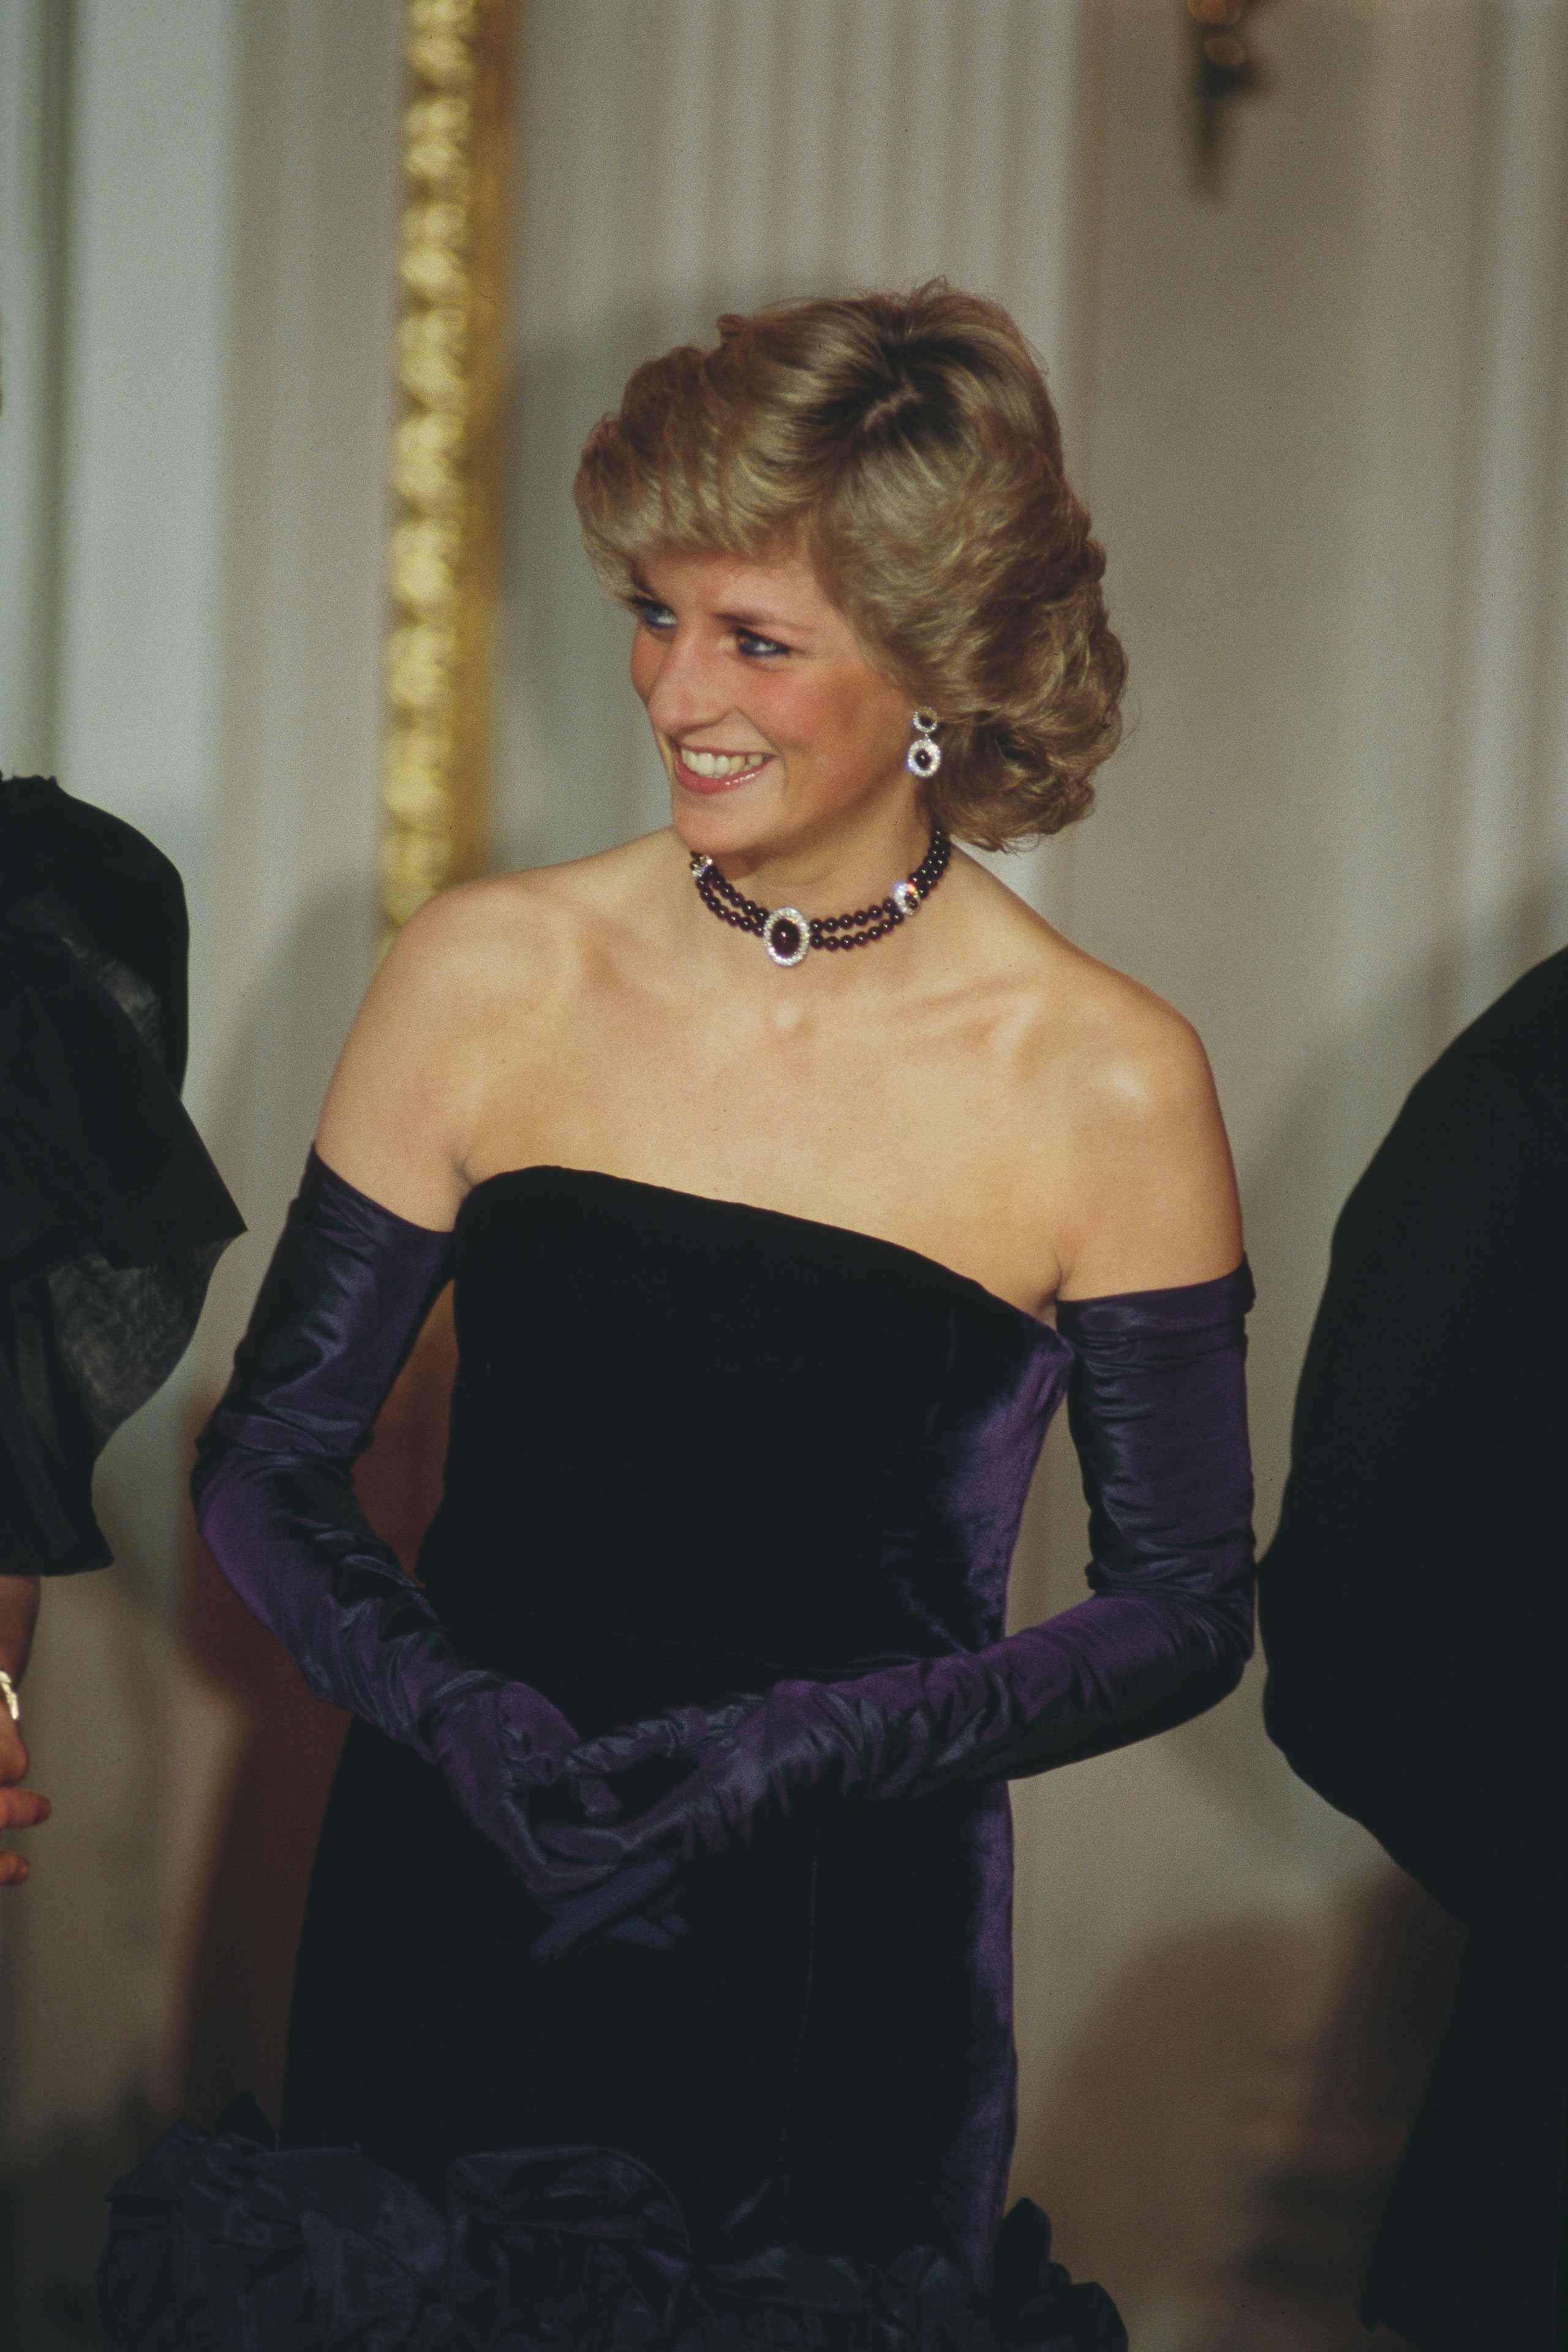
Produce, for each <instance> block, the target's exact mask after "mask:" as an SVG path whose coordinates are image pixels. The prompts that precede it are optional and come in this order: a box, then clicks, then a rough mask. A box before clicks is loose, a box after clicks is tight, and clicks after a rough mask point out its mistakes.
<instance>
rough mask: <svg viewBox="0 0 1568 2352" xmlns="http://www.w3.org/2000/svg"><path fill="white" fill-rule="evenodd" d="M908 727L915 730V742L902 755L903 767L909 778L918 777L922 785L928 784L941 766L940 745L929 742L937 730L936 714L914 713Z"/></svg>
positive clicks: (926, 712)
mask: <svg viewBox="0 0 1568 2352" xmlns="http://www.w3.org/2000/svg"><path fill="white" fill-rule="evenodd" d="M910 726H911V727H912V728H913V729H914V730H915V740H914V741H913V742H912V743H911V744H910V748H909V750H908V751H906V752H905V753H904V765H905V767H906V768H907V769H908V770H909V772H910V775H911V776H918V777H919V778H920V780H921V783H922V784H928V783H930V782H931V778H932V777H933V776H934V775H935V773H936V772H937V770H938V769H939V768H940V767H941V765H942V745H941V744H940V743H936V742H933V741H932V740H931V739H932V737H933V736H934V735H935V733H936V730H937V716H936V713H935V711H934V710H917V711H914V712H913V713H912V714H911V715H910Z"/></svg>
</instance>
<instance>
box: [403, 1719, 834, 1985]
mask: <svg viewBox="0 0 1568 2352" xmlns="http://www.w3.org/2000/svg"><path fill="white" fill-rule="evenodd" d="M476 1702H477V1703H478V1704H479V1705H480V1706H482V1708H483V1711H484V1713H485V1715H486V1716H488V1717H489V1718H490V1719H489V1723H488V1724H485V1725H481V1724H480V1723H479V1722H477V1721H474V1720H473V1719H472V1717H471V1712H470V1710H471V1707H472V1706H473V1705H474V1704H475V1703H476ZM857 1728H858V1727H857V1725H856V1721H855V1710H854V1708H853V1706H850V1705H848V1704H847V1700H846V1691H845V1688H844V1686H842V1685H829V1684H813V1683H781V1684H779V1685H775V1686H774V1688H773V1690H772V1691H770V1692H768V1693H767V1694H766V1695H765V1696H742V1697H736V1698H730V1699H724V1700H721V1701H718V1702H716V1703H715V1704H713V1705H710V1706H678V1707H673V1708H671V1709H669V1710H668V1712H667V1713H665V1714H663V1715H660V1716H656V1717H652V1718H650V1719H649V1720H647V1721H645V1722H641V1723H635V1724H631V1725H627V1726H624V1727H620V1728H617V1729H616V1730H614V1731H610V1732H606V1733H605V1734H603V1735H602V1736H601V1737H599V1738H594V1739H588V1740H578V1739H577V1738H576V1737H575V1735H574V1733H573V1732H572V1729H571V1727H570V1726H569V1725H568V1724H567V1723H566V1721H565V1718H564V1717H562V1716H561V1715H560V1714H559V1713H558V1712H557V1711H556V1709H555V1708H554V1707H552V1706H551V1705H550V1703H549V1702H548V1701H547V1700H545V1699H543V1698H542V1696H541V1694H540V1693H538V1692H536V1691H532V1690H530V1689H529V1688H528V1687H527V1686H526V1685H522V1684H517V1683H512V1684H503V1685H499V1686H492V1688H491V1690H490V1691H489V1692H488V1693H485V1694H475V1695H474V1699H473V1700H471V1701H469V1702H468V1703H466V1704H465V1705H463V1706H459V1707H458V1708H456V1709H453V1710H451V1711H450V1712H449V1713H448V1714H447V1717H446V1719H445V1721H444V1723H443V1725H442V1726H441V1727H439V1729H438V1732H437V1736H436V1737H435V1738H433V1740H432V1746H433V1748H435V1749H436V1752H437V1760H438V1761H439V1762H440V1764H441V1766H442V1769H443V1770H444V1772H445V1773H446V1776H447V1781H448V1783H449V1784H450V1786H451V1787H452V1789H453V1792H454V1794H455V1795H456V1796H457V1797H458V1801H459V1803H461V1804H462V1805H463V1807H464V1810H465V1811H467V1812H468V1816H469V1818H470V1819H471V1820H472V1821H474V1822H476V1824H477V1825H478V1826H479V1828H480V1829H482V1830H484V1831H485V1832H486V1833H487V1834H488V1835H489V1837H490V1838H492V1839H493V1841H494V1842H495V1843H496V1844H497V1845H499V1846H500V1848H501V1850H502V1851H503V1852H504V1853H506V1854H507V1856H508V1858H509V1860H510V1862H511V1864H512V1865H513V1867H514V1868H515V1869H516V1871H517V1872H518V1874H519V1875H520V1877H521V1879H522V1882H523V1884H524V1885H525V1886H526V1887H527V1888H528V1890H529V1892H530V1894H531V1895H533V1897H534V1899H535V1901H536V1902H538V1903H540V1904H541V1905H542V1906H543V1908H544V1909H545V1910H546V1911H548V1912H549V1914H550V1915H551V1924H550V1926H549V1927H548V1928H547V1929H546V1930H545V1931H544V1933H543V1934H542V1936H541V1937H539V1939H538V1941H537V1942H536V1944H535V1945H534V1956H535V1958H538V1959H541V1960H548V1959H559V1958H563V1956H564V1955H565V1954H566V1953H567V1952H569V1951H571V1950H572V1949H574V1948H575V1947H576V1946H578V1945H581V1944H584V1943H586V1942H597V1941H599V1940H601V1939H603V1938H605V1937H615V1938H616V1940H618V1941H621V1942H627V1943H633V1944H637V1945H641V1946H643V1947H645V1948H649V1949H653V1948H666V1947H668V1945H669V1944H671V1943H672V1942H674V1941H675V1940H676V1939H677V1938H678V1937H679V1936H680V1935H681V1934H682V1933H684V1922H683V1921H682V1920H681V1919H680V1918H679V1916H678V1915H677V1914H676V1912H675V1911H674V1908H673V1906H674V1905H675V1904H676V1903H677V1901H678V1900H679V1890H680V1885H681V1882H682V1880H683V1878H684V1876H685V1874H686V1873H687V1871H688V1870H689V1868H690V1867H691V1865H692V1864H695V1863H697V1862H699V1861H700V1860H702V1859H704V1858H705V1857H711V1856H714V1855H717V1854H720V1853H725V1852H728V1851H731V1850H732V1849H733V1848H734V1847H736V1846H739V1845H745V1844H749V1843H752V1840H753V1839H754V1838H755V1837H756V1836H757V1835H758V1834H759V1832H765V1831H766V1830H768V1829H770V1828H773V1827H777V1826H782V1824H783V1823H784V1822H785V1821H786V1820H787V1819H788V1818H789V1817H790V1814H791V1812H792V1811H794V1809H795V1806H796V1804H797V1803H799V1802H800V1801H803V1800H805V1798H806V1797H807V1796H809V1795H811V1794H814V1793H816V1792H820V1793H822V1794H824V1795H833V1794H843V1793H847V1789H848V1787H849V1786H850V1785H851V1783H852V1781H853V1780H855V1779H856V1778H857V1777H858V1775H857V1774H856V1772H855V1771H854V1770H853V1769H852V1767H851V1759H852V1757H853V1755H854V1752H855V1749H856V1747H857V1740H856V1737H855V1735H856V1731H857ZM487 1732H488V1734H489V1736H488V1737H487V1736H486V1734H487Z"/></svg>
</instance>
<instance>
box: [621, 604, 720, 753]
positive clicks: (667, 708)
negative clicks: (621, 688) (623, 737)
mask: <svg viewBox="0 0 1568 2352" xmlns="http://www.w3.org/2000/svg"><path fill="white" fill-rule="evenodd" d="M644 644H645V646H646V647H647V651H646V653H645V655H644V662H645V664H646V667H643V675H642V677H641V678H640V679H639V680H638V683H639V685H640V686H641V687H642V696H643V704H644V708H645V709H647V715H648V717H649V719H651V720H652V722H653V724H654V725H655V727H657V728H658V731H659V733H660V734H661V735H668V736H669V737H671V738H672V739H673V740H679V738H680V737H681V736H683V735H689V734H692V733H694V732H695V731H696V730H697V729H698V728H700V727H710V726H712V725H713V724H714V723H715V722H716V721H717V720H719V719H723V718H725V717H727V716H728V714H729V711H730V709H731V703H730V698H729V692H728V688H727V683H726V681H725V679H724V678H723V677H722V675H721V668H722V664H721V655H720V652H719V649H718V647H717V646H710V645H707V644H705V643H704V641H703V633H702V632H701V631H700V630H699V629H691V628H681V627H679V625H678V626H677V627H676V629H675V630H674V631H673V633H672V634H671V635H669V636H668V637H656V638H653V639H652V640H651V642H650V641H649V640H648V639H647V638H646V637H645V640H644ZM639 667H642V665H639Z"/></svg>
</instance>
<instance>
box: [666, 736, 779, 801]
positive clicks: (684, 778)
mask: <svg viewBox="0 0 1568 2352" xmlns="http://www.w3.org/2000/svg"><path fill="white" fill-rule="evenodd" d="M674 749H675V764H676V767H677V769H678V770H679V772H680V781H681V782H682V783H683V784H685V785H686V786H687V788H688V790H693V789H695V790H696V791H698V792H709V793H714V792H724V791H726V790H727V789H728V787H729V786H730V785H731V784H740V783H744V782H746V780H747V778H748V777H750V776H754V775H755V774H756V773H757V771H758V770H759V769H760V768H764V767H766V765H767V763H768V761H769V760H770V759H771V758H772V757H773V754H772V752H771V751H689V750H688V749H687V748H686V746H685V745H684V744H679V743H678V744H677V745H676V746H675V747H674Z"/></svg>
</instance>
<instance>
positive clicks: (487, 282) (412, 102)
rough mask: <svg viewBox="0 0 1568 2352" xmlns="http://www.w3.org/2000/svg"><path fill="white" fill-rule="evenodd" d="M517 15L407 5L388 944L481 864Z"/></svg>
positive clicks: (388, 754) (480, 5)
mask: <svg viewBox="0 0 1568 2352" xmlns="http://www.w3.org/2000/svg"><path fill="white" fill-rule="evenodd" d="M512 14H513V0H405V15H404V52H405V58H406V61H407V66H408V71H409V90H408V97H407V102H406V104H405V109H404V114H403V168H404V204H403V219H402V232H401V238H400V249H399V261H398V275H399V281H400V296H401V299H400V304H399V315H398V324H397V380H398V383H399V386H400V388H401V393H402V414H401V415H400V417H399V420H398V425H397V429H396V436H395V444H394V452H393V465H392V488H393V490H394V493H395V500H396V507H395V516H394V520H393V524H392V532H391V540H390V545H389V549H388V570H389V574H390V586H391V591H392V601H393V614H392V625H391V629H390V634H389V635H388V639H387V646H386V694H387V703H388V719H387V729H386V740H385V752H384V772H383V791H384V799H385V804H386V818H387V822H386V831H385V835H384V841H383V845H382V908H383V912H384V917H385V924H386V930H387V934H388V936H390V935H391V933H392V932H393V931H395V930H396V929H397V928H398V927H399V925H401V924H402V923H405V922H406V920H407V919H408V917H409V916H410V915H412V914H413V913H414V911H415V909H416V908H417V907H420V906H422V905H423V904H424V902H425V900H426V898H430V897H431V896H432V895H433V893H434V892H436V891H437V890H440V889H442V888H444V887H446V885H447V883H448V882H457V881H461V880H463V879H464V878H465V877H468V876H469V875H472V874H476V873H478V872H479V871H480V870H481V868H482V864H483V857H484V838H485V803H486V794H487V767H488V759H489V703H490V646H491V636H492V630H493V614H494V606H495V591H496V581H497V573H498V562H499V546H498V524H499V517H500V505H501V498H500V489H501V469H502V446H501V426H502V397H503V390H504V371H505V352H504V348H503V341H502V300H501V294H502V285H501V274H502V268H503V264H504V257H505V229H506V210H507V205H506V194H507V159H508V126H509V121H510V104H509V100H510V64H511V48H512Z"/></svg>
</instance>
